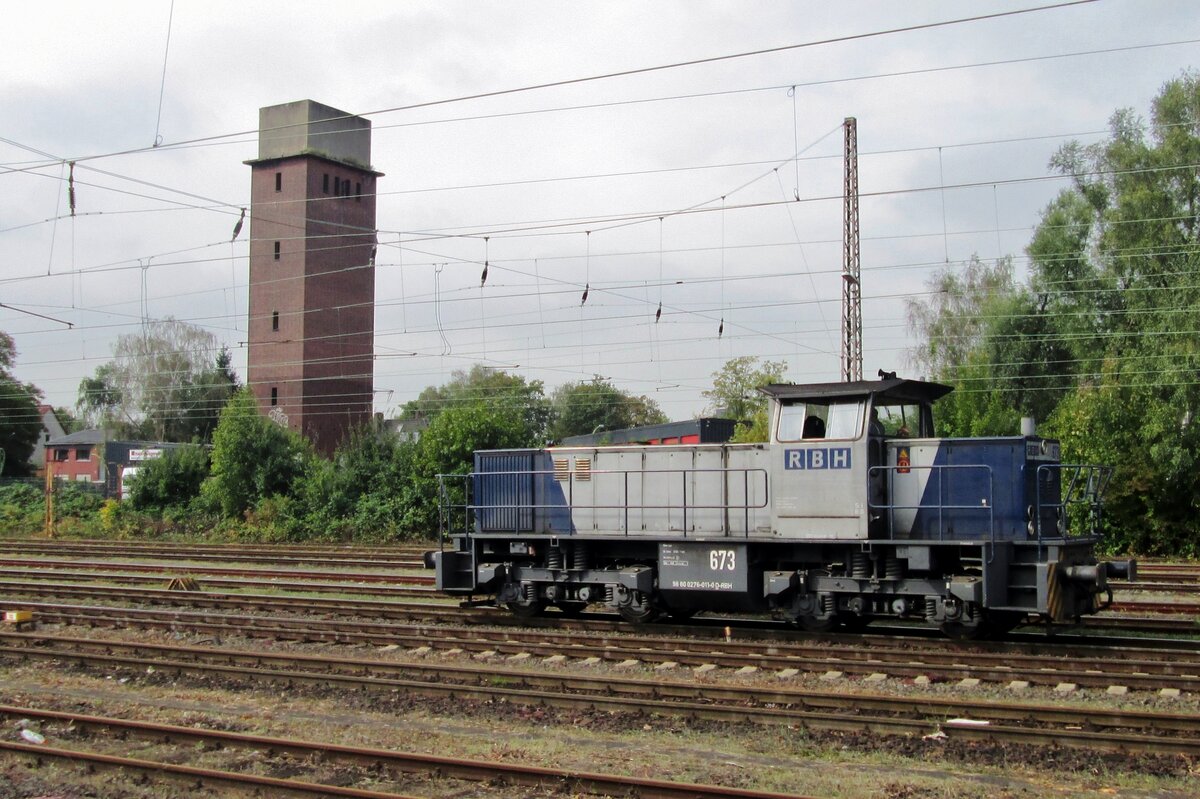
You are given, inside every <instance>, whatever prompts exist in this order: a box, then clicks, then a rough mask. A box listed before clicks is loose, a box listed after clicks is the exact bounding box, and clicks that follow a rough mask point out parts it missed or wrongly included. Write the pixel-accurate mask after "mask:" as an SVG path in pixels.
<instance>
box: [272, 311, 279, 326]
mask: <svg viewBox="0 0 1200 799" xmlns="http://www.w3.org/2000/svg"><path fill="white" fill-rule="evenodd" d="M271 329H272V330H278V329H279V311H271Z"/></svg>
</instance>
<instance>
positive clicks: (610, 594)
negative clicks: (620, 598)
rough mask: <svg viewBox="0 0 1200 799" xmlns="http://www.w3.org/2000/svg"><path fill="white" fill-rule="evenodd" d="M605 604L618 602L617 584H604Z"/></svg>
mask: <svg viewBox="0 0 1200 799" xmlns="http://www.w3.org/2000/svg"><path fill="white" fill-rule="evenodd" d="M604 604H606V605H615V604H617V587H616V586H615V585H612V584H609V585H606V586H604Z"/></svg>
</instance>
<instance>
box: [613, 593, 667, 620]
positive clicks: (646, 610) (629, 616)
mask: <svg viewBox="0 0 1200 799" xmlns="http://www.w3.org/2000/svg"><path fill="white" fill-rule="evenodd" d="M632 600H633V601H631V602H629V603H628V604H620V605H617V613H619V614H620V615H621V618H622V619H624V620H625V621H628V622H633V623H634V624H648V623H650V622H652V621H654V620H655V619H657V618H658V608H656V607H654V605H653V604H652V603H651V601H650V597H648V596H646V595H645V594H643V593H641V592H634V593H633V596H632Z"/></svg>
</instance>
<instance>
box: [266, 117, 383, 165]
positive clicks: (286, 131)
mask: <svg viewBox="0 0 1200 799" xmlns="http://www.w3.org/2000/svg"><path fill="white" fill-rule="evenodd" d="M294 155H315V156H319V157H321V158H327V159H329V160H331V161H340V162H342V163H345V164H348V165H350V166H354V167H358V168H359V169H365V170H368V171H370V169H371V122H370V120H367V119H363V118H362V117H359V116H354V115H353V114H349V113H347V112H345V111H339V110H338V109H336V108H331V107H330V106H327V105H322V104H321V103H318V102H314V101H312V100H297V101H296V102H293V103H283V104H282V105H269V106H266V107H265V108H260V109H259V111H258V159H257V160H259V161H270V160H273V159H276V158H288V157H291V156H294ZM251 163H252V162H251Z"/></svg>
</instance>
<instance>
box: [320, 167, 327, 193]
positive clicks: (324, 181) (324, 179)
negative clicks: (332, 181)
mask: <svg viewBox="0 0 1200 799" xmlns="http://www.w3.org/2000/svg"><path fill="white" fill-rule="evenodd" d="M321 191H323V192H325V193H326V194H328V193H329V173H328V172H326V173H325V174H324V175H322V176H321Z"/></svg>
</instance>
